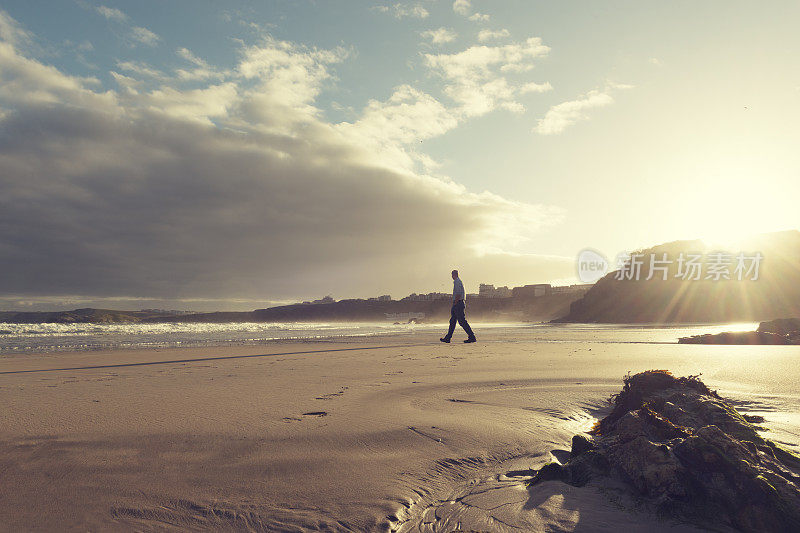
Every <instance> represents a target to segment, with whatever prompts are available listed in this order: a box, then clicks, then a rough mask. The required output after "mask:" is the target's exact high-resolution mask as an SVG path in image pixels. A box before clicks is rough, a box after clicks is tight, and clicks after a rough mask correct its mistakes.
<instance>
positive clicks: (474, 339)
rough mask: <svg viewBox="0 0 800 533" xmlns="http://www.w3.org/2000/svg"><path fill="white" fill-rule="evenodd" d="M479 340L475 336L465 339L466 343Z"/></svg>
mask: <svg viewBox="0 0 800 533" xmlns="http://www.w3.org/2000/svg"><path fill="white" fill-rule="evenodd" d="M477 340H478V339H476V338H475V337H470V338H469V339H467V340H465V341H464V343H465V344H466V343H468V342H475V341H477Z"/></svg>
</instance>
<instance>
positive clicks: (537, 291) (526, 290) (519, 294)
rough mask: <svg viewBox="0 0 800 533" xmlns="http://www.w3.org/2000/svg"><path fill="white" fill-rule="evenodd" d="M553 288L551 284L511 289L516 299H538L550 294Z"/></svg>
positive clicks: (537, 284)
mask: <svg viewBox="0 0 800 533" xmlns="http://www.w3.org/2000/svg"><path fill="white" fill-rule="evenodd" d="M551 289H552V287H551V286H550V284H549V283H536V284H534V285H523V286H522V287H514V288H513V289H511V295H512V296H513V297H514V298H538V297H539V296H547V295H548V294H550V292H551Z"/></svg>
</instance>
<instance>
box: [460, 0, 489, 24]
mask: <svg viewBox="0 0 800 533" xmlns="http://www.w3.org/2000/svg"><path fill="white" fill-rule="evenodd" d="M453 11H455V12H456V13H458V14H459V15H463V16H465V17H467V19H469V20H471V21H473V22H486V21H488V20H489V15H486V14H483V13H472V3H471V2H470V0H455V2H453ZM470 13H471V14H470Z"/></svg>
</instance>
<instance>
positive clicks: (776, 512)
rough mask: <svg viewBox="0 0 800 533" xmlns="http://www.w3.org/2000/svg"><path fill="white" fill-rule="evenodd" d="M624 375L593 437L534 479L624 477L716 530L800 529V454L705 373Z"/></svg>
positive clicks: (672, 512)
mask: <svg viewBox="0 0 800 533" xmlns="http://www.w3.org/2000/svg"><path fill="white" fill-rule="evenodd" d="M623 381H624V384H625V385H624V388H623V389H622V392H620V393H619V394H617V395H615V396H613V397H612V401H613V404H614V409H613V411H612V412H611V414H609V415H608V416H606V417H605V418H604V419H603V420H601V421H600V422H598V423H597V425H596V426H595V428H594V429H593V430H592V432H591V434H592V436H591V437H586V436H584V435H576V436H575V437H573V439H572V452H571V454H570V459H569V461H567V463H566V464H564V465H560V464H558V463H549V464H547V465H545V466H544V467H543V468H542V469H541V470H539V471H538V472H537V473H536V474H535V476H534V478H533V480H532V481H531V484H536V483H539V482H542V481H546V480H560V481H563V482H565V483H569V484H571V485H576V486H581V485H583V484H585V483H587V482H588V481H589V480H591V479H593V478H599V477H614V478H616V479H619V480H621V481H623V482H624V483H625V484H626V485H627V486H629V487H630V488H631V490H632V492H633V493H634V494H636V495H638V496H640V497H641V498H642V499H643V501H644V502H645V503H646V504H649V505H652V506H653V507H654V508H655V509H656V511H657V512H658V513H659V514H661V515H662V516H666V517H669V518H674V519H679V520H685V521H687V522H690V523H694V524H696V525H698V526H701V527H704V528H709V529H712V530H720V529H723V530H724V529H729V528H734V529H738V530H741V531H770V532H777V531H787V532H788V531H800V490H799V489H798V487H800V475H798V472H800V458H798V457H797V456H795V455H794V454H792V453H790V452H788V451H786V450H784V449H782V448H780V447H778V446H777V445H776V444H774V443H772V442H770V441H768V440H766V439H763V438H761V437H760V436H759V435H758V433H757V432H756V429H757V428H756V426H753V425H752V424H751V423H750V422H749V421H748V420H747V419H746V418H745V417H743V416H742V415H741V414H739V413H738V412H737V411H736V409H734V408H733V406H732V405H731V404H730V403H729V402H727V401H726V400H724V399H722V398H720V397H719V396H718V395H717V393H716V392H714V391H711V390H709V389H708V387H706V385H705V384H704V383H703V382H702V381H700V380H699V379H697V377H696V376H689V377H682V378H676V377H674V376H672V375H671V374H670V373H669V372H667V371H665V370H651V371H648V372H643V373H640V374H636V375H633V376H630V375H629V376H627V377H626V378H624V380H623ZM752 421H755V420H752Z"/></svg>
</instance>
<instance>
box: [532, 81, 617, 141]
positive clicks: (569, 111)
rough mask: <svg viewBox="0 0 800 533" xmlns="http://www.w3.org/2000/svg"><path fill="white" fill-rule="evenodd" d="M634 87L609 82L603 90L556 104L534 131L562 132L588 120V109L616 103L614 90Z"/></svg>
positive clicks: (554, 133)
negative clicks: (613, 94) (612, 93)
mask: <svg viewBox="0 0 800 533" xmlns="http://www.w3.org/2000/svg"><path fill="white" fill-rule="evenodd" d="M632 87H633V86H632V85H625V84H617V83H612V82H609V83H607V84H606V86H605V88H604V89H603V90H600V89H593V90H591V91H589V92H587V93H586V94H583V95H581V96H579V97H578V98H576V99H575V100H570V101H567V102H562V103H560V104H557V105H554V106H553V107H551V108H550V109H549V110H548V111H547V113H546V114H545V116H544V117H543V118H541V119H539V122H538V123H537V125H536V127H535V128H534V129H533V131H534V132H536V133H538V134H540V135H557V134H559V133H562V132H563V131H564V130H566V129H567V128H568V127H569V126H572V125H573V124H575V123H577V122H580V121H582V120H588V119H589V115H588V114H587V112H588V111H590V110H592V109H595V108H599V107H605V106H608V105H611V104H612V103H614V98H613V97H612V96H611V91H612V90H614V89H630V88H632Z"/></svg>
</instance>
